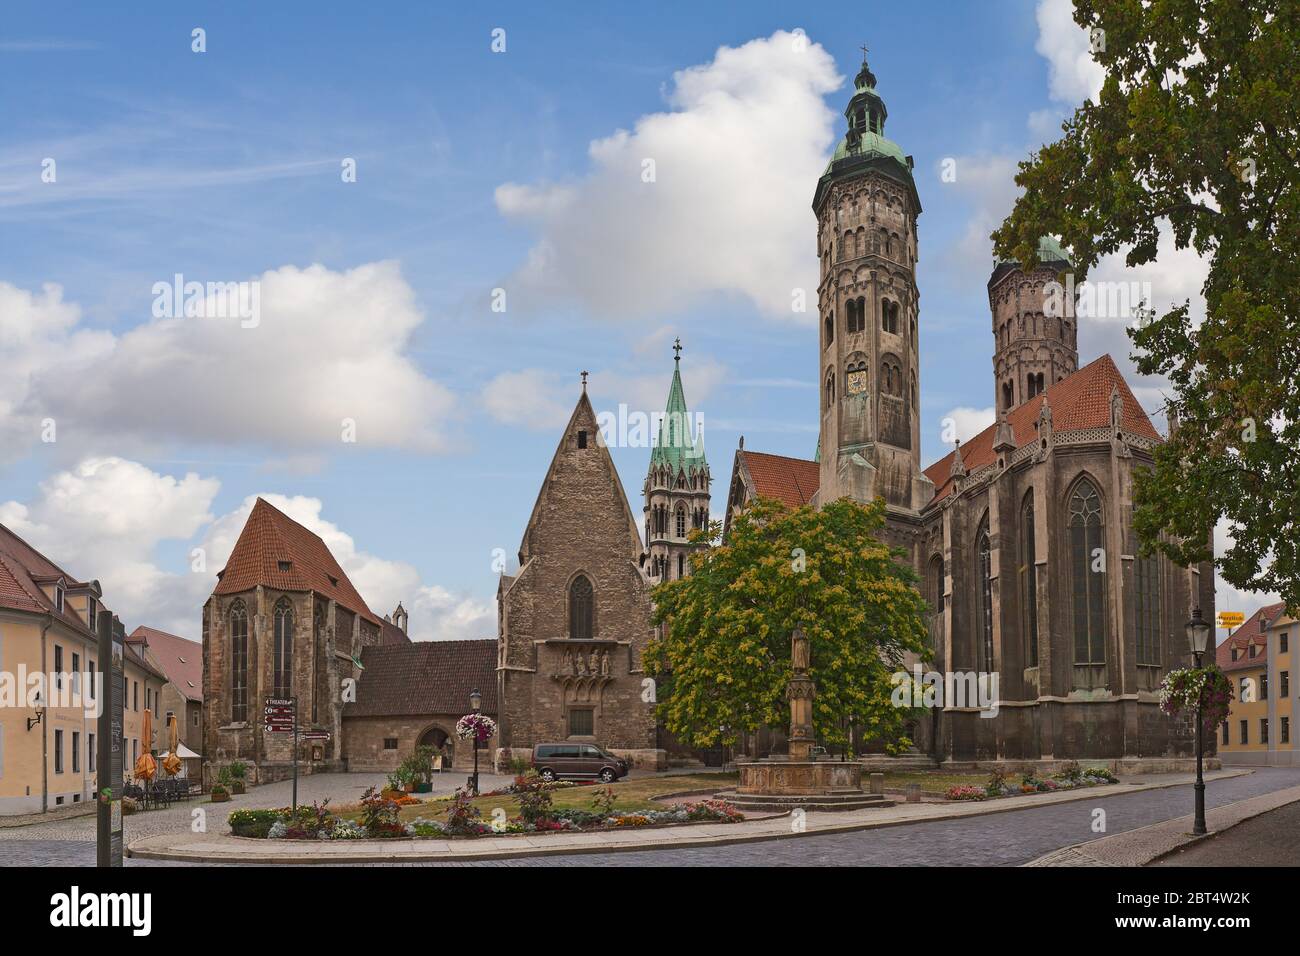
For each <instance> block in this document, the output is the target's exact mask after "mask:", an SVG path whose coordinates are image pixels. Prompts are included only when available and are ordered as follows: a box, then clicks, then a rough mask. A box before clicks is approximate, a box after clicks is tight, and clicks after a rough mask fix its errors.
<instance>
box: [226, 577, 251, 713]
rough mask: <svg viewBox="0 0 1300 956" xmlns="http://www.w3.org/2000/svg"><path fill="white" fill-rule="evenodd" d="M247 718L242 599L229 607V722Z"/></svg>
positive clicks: (245, 627)
mask: <svg viewBox="0 0 1300 956" xmlns="http://www.w3.org/2000/svg"><path fill="white" fill-rule="evenodd" d="M247 720H248V612H247V611H246V610H245V609H244V602H243V601H236V602H235V603H234V606H233V607H231V609H230V722H231V723H232V724H242V723H244V722H245V721H247Z"/></svg>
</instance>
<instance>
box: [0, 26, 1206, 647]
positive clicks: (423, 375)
mask: <svg viewBox="0 0 1300 956" xmlns="http://www.w3.org/2000/svg"><path fill="white" fill-rule="evenodd" d="M211 6H212V9H204V8H203V7H202V6H201V5H194V6H193V8H192V9H191V7H190V5H187V6H186V9H184V10H181V9H178V8H177V6H176V5H174V4H162V3H159V4H143V5H133V6H132V7H131V8H129V9H111V8H106V7H103V6H101V5H98V4H82V5H71V6H61V7H60V8H59V9H57V10H51V9H49V5H48V4H24V3H10V4H7V6H6V17H5V20H4V22H3V24H0V91H3V93H2V94H0V129H3V130H4V133H3V140H0V346H3V347H4V348H5V350H6V351H9V352H11V354H10V356H9V358H8V359H7V360H6V365H7V367H9V368H11V369H12V368H15V367H16V368H17V370H18V374H17V375H12V376H10V381H9V383H8V384H7V385H0V412H3V413H4V419H3V421H0V521H3V522H4V523H6V524H9V525H10V526H12V527H14V528H15V529H16V530H18V531H19V533H22V534H25V535H26V536H27V537H29V538H30V539H31V540H33V543H36V544H37V545H38V546H41V547H43V548H45V549H47V550H48V551H49V553H50V554H51V556H53V557H54V558H55V559H56V560H58V561H60V562H61V563H62V564H64V565H65V566H66V567H67V568H68V569H69V570H70V571H71V572H72V573H74V574H76V575H80V576H85V577H98V578H100V579H101V581H103V582H104V584H105V588H106V592H107V594H106V599H107V601H108V603H109V604H110V605H112V606H114V608H115V609H118V610H119V611H120V612H121V613H122V614H123V615H124V617H125V618H126V619H127V620H126V623H127V625H128V627H132V626H134V625H135V624H137V623H148V624H152V625H154V626H158V627H162V628H164V629H169V630H174V631H176V632H177V633H181V634H184V635H186V636H190V637H196V636H197V634H198V624H199V605H200V604H201V602H202V600H203V598H204V596H206V594H207V593H208V592H209V591H210V589H211V586H212V580H213V579H212V574H213V573H214V572H215V571H216V570H217V569H219V567H220V566H221V563H222V562H223V561H224V557H225V554H226V553H228V549H229V546H230V544H231V543H232V541H233V536H234V535H235V534H237V532H238V528H239V526H240V525H241V524H242V518H243V516H244V515H245V514H246V510H247V504H248V500H249V498H250V496H253V495H258V494H264V495H272V496H279V497H276V498H275V499H274V500H276V501H277V503H279V504H281V505H282V506H283V507H286V508H287V509H288V510H290V512H291V513H292V514H293V515H294V516H295V517H297V518H299V519H300V520H303V521H304V522H306V523H308V524H310V525H312V526H313V527H315V528H316V529H317V530H319V531H321V533H322V534H323V535H324V536H325V537H326V540H327V542H328V543H330V544H331V546H332V547H334V548H335V550H336V552H338V553H339V555H340V558H341V560H343V563H344V566H345V568H347V570H348V571H349V573H350V575H351V576H352V577H353V578H354V580H355V581H356V583H357V584H358V587H359V588H360V589H361V591H362V593H363V594H364V595H366V597H367V599H368V601H369V602H370V603H371V604H372V606H373V607H374V609H375V610H376V611H378V612H380V613H383V612H384V611H387V610H390V609H391V607H392V605H393V604H394V603H395V602H396V600H397V599H398V598H400V599H402V600H403V601H404V602H405V603H406V605H407V607H408V608H412V607H413V629H414V630H415V631H416V632H417V636H420V637H460V636H490V635H491V634H493V633H494V631H495V615H494V612H493V609H492V606H491V600H492V594H493V592H494V590H495V581H496V575H495V573H494V571H493V561H494V557H495V555H496V554H497V553H498V552H496V550H495V549H501V551H503V552H504V553H505V554H507V555H513V554H514V553H515V551H516V550H517V548H518V545H519V540H520V537H521V535H522V533H523V528H524V523H525V521H526V520H527V517H528V513H529V511H530V509H531V507H532V503H533V500H534V498H535V496H536V494H537V490H538V486H539V484H540V482H541V480H542V477H543V475H544V473H545V469H546V467H547V465H548V463H549V460H550V457H551V455H552V453H553V452H554V449H555V445H556V442H557V440H558V438H559V433H560V431H561V429H562V427H563V423H564V420H565V419H566V418H567V414H568V412H569V411H570V409H571V408H572V405H573V403H574V401H576V398H577V395H578V373H579V371H581V370H583V369H589V370H590V371H591V372H592V385H591V389H592V396H593V401H594V404H595V405H596V407H597V409H598V410H612V409H615V408H617V406H618V405H619V403H626V404H627V405H628V406H629V408H630V409H631V410H634V411H645V412H650V411H653V410H655V409H656V408H658V409H662V404H663V401H664V399H665V398H666V395H667V389H668V384H669V379H670V376H671V371H672V352H671V350H670V346H671V343H672V340H673V338H674V337H676V336H680V337H681V339H682V340H683V343H684V346H685V351H684V354H683V363H682V365H683V375H684V379H685V385H686V396H687V401H688V402H689V403H690V405H691V408H692V411H695V412H699V413H701V414H702V415H703V417H704V423H705V441H706V447H707V451H708V455H709V459H710V463H711V465H712V468H713V474H714V482H715V483H714V497H715V503H714V510H715V512H717V511H720V508H721V503H722V500H723V499H724V498H725V493H726V482H727V480H728V478H729V474H730V467H731V459H732V452H733V449H734V448H735V447H736V444H737V439H738V437H739V435H741V434H743V435H744V436H745V439H746V447H749V448H755V449H761V450H766V451H771V452H776V453H780V454H787V455H796V456H802V457H808V456H811V454H812V451H813V447H814V445H815V442H816V427H815V422H816V408H817V394H816V391H815V380H816V346H815V344H814V343H815V341H816V334H815V326H814V325H813V322H812V317H811V315H810V314H802V315H801V314H797V313H793V312H792V311H791V310H790V309H789V307H788V306H783V304H782V303H783V302H786V301H788V299H789V291H788V290H789V289H791V288H792V287H796V286H800V285H801V284H803V280H804V278H805V277H806V278H808V279H810V282H809V283H808V284H809V285H811V284H812V283H815V260H814V252H813V249H814V242H815V223H814V219H813V215H812V212H811V210H810V208H809V206H810V202H811V198H812V193H813V188H814V186H815V184H816V177H817V174H818V173H819V172H820V169H821V167H822V166H823V165H824V163H825V161H826V158H827V157H828V156H829V153H830V151H831V149H832V148H833V145H834V143H833V141H832V137H834V138H838V137H839V135H841V134H842V132H843V120H842V117H841V116H840V111H841V110H842V109H843V106H844V104H845V103H846V101H847V95H848V94H847V92H846V90H847V88H848V87H850V86H851V78H852V75H853V74H854V73H855V72H856V70H857V67H858V64H859V63H860V61H861V53H860V52H859V49H858V48H859V46H860V45H861V44H863V43H866V44H867V45H868V46H869V48H870V62H871V65H872V69H873V70H874V72H875V73H876V75H877V77H878V81H879V83H878V87H879V90H880V93H881V95H882V96H883V97H884V99H885V102H886V104H887V106H888V109H889V120H888V125H887V128H886V134H887V135H888V136H889V137H890V138H892V139H894V140H895V141H896V142H898V143H899V144H900V145H901V146H902V147H903V149H904V151H905V152H907V153H909V154H911V155H913V156H914V157H915V162H916V180H917V187H918V190H919V193H920V197H921V201H922V204H923V206H924V212H923V214H922V216H921V218H920V225H919V232H920V239H921V263H920V267H919V272H918V279H919V284H920V287H921V327H920V340H921V383H920V385H921V400H922V422H923V426H922V438H923V458H924V460H925V462H926V463H928V462H930V461H932V460H933V459H935V458H937V457H939V456H940V455H941V454H943V453H944V450H945V449H944V448H943V447H942V446H941V444H940V433H941V423H942V421H943V419H944V418H945V417H953V418H954V419H955V420H956V421H957V423H958V428H959V431H962V432H965V433H971V432H973V431H974V430H977V428H978V427H979V426H980V425H982V424H983V423H984V421H986V420H989V416H990V415H991V411H990V409H989V406H991V405H992V402H993V384H992V376H991V374H990V373H991V368H990V365H991V362H990V354H991V341H990V339H991V334H990V330H989V320H988V306H987V300H986V296H985V291H984V282H985V281H986V279H987V276H988V271H989V268H990V266H991V260H990V259H989V251H988V243H987V233H988V231H989V229H990V228H992V227H993V226H994V225H996V223H997V222H998V221H999V220H1000V219H1001V217H1002V216H1003V215H1005V214H1006V212H1007V211H1008V210H1009V208H1010V204H1011V202H1012V201H1013V199H1014V195H1015V187H1014V184H1013V183H1012V181H1011V177H1012V175H1013V173H1014V168H1015V162H1016V161H1017V160H1019V159H1021V158H1023V157H1024V156H1026V155H1027V154H1028V152H1029V151H1030V150H1032V148H1033V147H1035V146H1036V145H1037V144H1039V143H1041V142H1043V141H1044V138H1045V137H1049V136H1050V135H1051V131H1052V130H1053V129H1054V127H1055V125H1056V124H1058V123H1059V121H1060V118H1061V117H1063V116H1064V115H1066V113H1067V112H1068V111H1069V110H1070V109H1072V107H1073V106H1074V105H1076V104H1077V102H1079V101H1081V100H1082V98H1083V97H1084V96H1086V95H1087V93H1088V89H1089V87H1090V86H1091V85H1092V84H1094V83H1095V73H1094V68H1095V64H1091V63H1090V61H1088V60H1087V58H1086V54H1085V53H1084V52H1083V51H1084V50H1085V49H1086V43H1085V40H1084V37H1083V34H1082V32H1081V31H1079V30H1078V29H1077V28H1076V27H1074V25H1073V24H1072V23H1070V22H1069V19H1068V7H1067V6H1066V5H1065V4H1063V3H1061V2H1058V0H1041V2H1033V0H1025V2H1014V0H1002V2H998V3H971V4H957V3H929V4H927V3H917V4H908V5H900V4H885V3H880V4H876V3H872V4H864V3H853V4H848V3H824V4H818V5H816V7H815V8H814V9H808V8H807V7H806V6H805V5H793V4H779V3H753V2H751V3H744V4H739V3H737V4H710V5H700V4H685V3H683V4H673V3H667V4H656V5H654V6H653V7H643V6H638V7H632V6H624V7H618V6H613V5H611V6H608V7H601V8H600V10H599V12H598V13H597V12H593V11H594V10H595V8H592V7H591V6H590V5H580V4H547V5H545V6H543V5H537V4H514V5H512V4H504V5H495V6H494V9H493V10H492V12H490V13H487V12H479V11H475V10H465V9H462V8H461V6H459V5H457V6H452V5H432V4H423V3H418V4H417V3H412V4H387V5H383V6H382V8H381V9H379V10H378V11H374V10H370V9H367V8H358V7H354V6H349V7H347V8H343V7H340V8H338V9H337V10H335V11H334V12H324V13H322V12H320V11H318V10H317V9H316V7H317V6H318V5H306V4H288V3H286V4H273V5H268V4H221V5H220V6H219V7H218V6H217V5H211ZM195 28H202V30H204V31H205V41H206V50H205V51H204V52H194V51H193V50H192V44H193V39H192V31H193V30H194V29H195ZM498 29H499V30H504V43H505V49H504V51H503V52H495V51H494V50H493V49H492V44H493V31H494V30H498ZM796 31H802V34H800V33H798V32H796ZM498 36H499V35H498ZM803 37H806V42H803V44H802V46H800V43H801V41H802V39H803ZM498 45H499V41H498ZM722 48H726V49H722ZM679 71H688V72H687V73H684V74H682V73H679ZM837 84H838V86H837ZM619 131H624V132H622V133H620V132H619ZM647 154H651V155H650V156H649V158H653V159H654V160H655V162H656V178H655V181H654V182H651V183H648V184H647V183H646V182H644V180H643V179H638V178H637V176H636V175H635V174H636V172H637V171H638V170H637V169H636V168H635V164H637V163H639V162H640V160H642V159H644V158H646V156H647ZM947 158H952V159H954V160H955V161H956V166H955V168H956V171H957V178H956V181H955V182H944V181H942V179H941V176H940V168H941V164H942V162H943V161H944V159H947ZM48 159H52V160H54V167H53V169H54V171H55V178H54V181H53V182H45V181H42V170H43V168H44V167H43V163H44V162H45V161H46V160H48ZM345 160H354V161H355V168H356V181H355V182H344V181H343V177H342V175H341V169H342V164H343V163H344V161H345ZM625 174H626V175H625ZM1177 272H1178V270H1175V269H1171V270H1169V271H1168V272H1167V273H1165V274H1159V273H1156V274H1154V278H1155V279H1156V282H1155V289H1156V293H1157V295H1158V296H1159V295H1160V294H1161V293H1165V292H1167V293H1168V295H1170V296H1177V295H1179V294H1181V293H1182V291H1183V289H1184V286H1185V283H1184V282H1183V281H1182V280H1181V279H1179V278H1177ZM178 273H179V274H182V275H183V276H184V277H185V279H187V280H196V281H200V282H213V281H215V282H228V281H245V280H259V282H260V288H261V296H262V304H261V315H260V319H259V324H258V325H257V326H256V327H253V328H238V323H237V322H236V321H234V320H230V319H205V318H190V319H185V318H183V317H182V318H175V317H170V316H162V317H158V316H155V315H154V314H153V311H152V308H153V304H154V299H155V295H154V284H155V283H157V282H171V280H172V277H173V276H174V275H176V274H178ZM55 287H57V288H55ZM497 289H500V290H504V292H505V296H506V299H505V301H506V308H505V311H504V312H500V311H493V308H492V303H493V295H494V292H493V290H497ZM809 297H810V299H811V298H813V296H811V295H810V296H809ZM1081 332H1082V335H1081V343H1080V345H1081V360H1082V361H1087V360H1089V359H1091V358H1093V357H1095V356H1096V354H1097V353H1098V352H1099V351H1102V350H1110V351H1111V352H1112V353H1113V354H1115V357H1116V360H1117V361H1120V363H1121V366H1122V367H1126V368H1127V367H1130V366H1129V365H1128V363H1127V361H1126V360H1125V354H1126V352H1127V348H1126V343H1125V341H1124V337H1123V334H1122V323H1114V322H1112V323H1100V324H1098V327H1096V328H1092V329H1090V328H1088V327H1084V328H1083V329H1081ZM1134 384H1135V389H1136V391H1137V392H1138V395H1139V398H1140V399H1142V400H1143V402H1144V404H1146V406H1147V407H1148V408H1154V407H1156V406H1158V405H1159V398H1158V391H1157V389H1158V385H1159V383H1150V382H1146V383H1144V382H1140V381H1136V380H1135V381H1134ZM344 417H348V418H351V419H353V420H354V421H355V422H356V440H355V441H354V442H344V441H341V440H340V433H339V421H340V419H341V418H344ZM46 421H53V422H54V423H55V425H56V428H57V436H56V440H55V441H42V440H41V435H42V431H41V429H42V426H43V423H45V422H46ZM613 454H614V456H615V461H616V463H617V465H618V467H619V470H620V473H621V476H622V478H623V481H624V484H625V487H626V488H627V491H628V494H629V498H630V499H631V500H632V503H633V507H634V509H635V510H636V511H637V514H638V516H639V514H640V505H641V502H640V486H641V481H642V478H643V476H644V472H645V468H646V465H647V462H648V458H649V449H647V448H615V449H613ZM195 548H202V549H203V550H204V558H205V562H204V563H201V564H200V567H201V570H192V568H193V566H194V562H195V559H194V557H193V553H194V549H195ZM209 557H210V558H211V562H212V564H213V565H214V566H212V567H208V566H207V564H206V559H207V558H209Z"/></svg>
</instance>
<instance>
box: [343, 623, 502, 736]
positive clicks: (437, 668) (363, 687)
mask: <svg viewBox="0 0 1300 956" xmlns="http://www.w3.org/2000/svg"><path fill="white" fill-rule="evenodd" d="M361 665H362V667H363V668H364V669H363V670H362V671H361V677H360V679H358V681H357V699H356V701H355V702H354V703H349V704H345V705H344V707H343V716H344V717H403V716H421V715H427V714H451V715H455V716H457V717H459V716H462V715H464V714H467V713H469V695H470V692H471V691H474V690H477V691H478V692H479V693H480V694H482V695H483V707H482V710H483V713H485V714H494V715H495V714H496V712H497V673H496V667H497V642H496V640H495V639H487V640H472V641H413V642H411V643H410V644H392V645H386V644H380V645H376V646H371V647H366V648H362V650H361Z"/></svg>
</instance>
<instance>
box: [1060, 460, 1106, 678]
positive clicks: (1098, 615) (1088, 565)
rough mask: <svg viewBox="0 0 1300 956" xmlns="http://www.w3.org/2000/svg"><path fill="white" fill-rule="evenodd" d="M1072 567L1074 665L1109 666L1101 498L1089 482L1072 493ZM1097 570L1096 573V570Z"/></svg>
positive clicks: (1070, 510)
mask: <svg viewBox="0 0 1300 956" xmlns="http://www.w3.org/2000/svg"><path fill="white" fill-rule="evenodd" d="M1068 513H1069V516H1070V517H1069V520H1070V565H1071V568H1072V572H1073V575H1074V582H1073V589H1074V662H1075V663H1076V664H1104V663H1105V662H1106V618H1105V613H1106V612H1105V608H1106V593H1105V587H1106V573H1105V567H1106V565H1105V560H1104V559H1105V552H1104V551H1103V550H1102V532H1103V530H1104V524H1103V521H1102V514H1101V497H1100V496H1099V495H1098V494H1097V489H1096V487H1094V486H1093V484H1092V482H1090V481H1089V480H1088V479H1087V478H1084V479H1081V480H1080V481H1079V483H1078V484H1076V485H1075V486H1074V490H1073V491H1072V492H1071V493H1070V498H1069V506H1068ZM1094 569H1095V570H1094Z"/></svg>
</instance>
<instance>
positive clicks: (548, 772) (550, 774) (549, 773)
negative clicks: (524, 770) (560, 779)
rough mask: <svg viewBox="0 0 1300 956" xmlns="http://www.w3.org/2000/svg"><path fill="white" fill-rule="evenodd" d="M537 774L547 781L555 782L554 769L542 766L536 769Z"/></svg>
mask: <svg viewBox="0 0 1300 956" xmlns="http://www.w3.org/2000/svg"><path fill="white" fill-rule="evenodd" d="M537 776H539V777H541V778H542V779H543V780H545V781H546V782H547V783H554V782H555V771H554V770H552V769H551V768H550V767H543V768H542V769H541V770H539V771H537Z"/></svg>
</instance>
